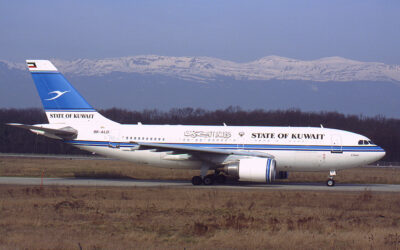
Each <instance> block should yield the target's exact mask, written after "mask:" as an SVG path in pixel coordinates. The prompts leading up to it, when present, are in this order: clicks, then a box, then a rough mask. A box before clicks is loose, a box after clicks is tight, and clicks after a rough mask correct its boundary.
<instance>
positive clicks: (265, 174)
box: [222, 157, 276, 183]
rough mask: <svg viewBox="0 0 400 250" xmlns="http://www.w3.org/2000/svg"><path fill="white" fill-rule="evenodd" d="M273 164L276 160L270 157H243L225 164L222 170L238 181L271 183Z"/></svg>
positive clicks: (273, 177)
mask: <svg viewBox="0 0 400 250" xmlns="http://www.w3.org/2000/svg"><path fill="white" fill-rule="evenodd" d="M275 165H276V161H275V160H274V159H271V158H260V157H252V158H243V159H239V160H238V161H237V162H235V163H231V164H228V165H226V166H225V167H224V169H223V170H222V171H223V172H225V173H226V174H228V175H231V176H234V177H237V178H239V181H252V182H264V183H271V182H273V181H274V180H275V175H276V168H275Z"/></svg>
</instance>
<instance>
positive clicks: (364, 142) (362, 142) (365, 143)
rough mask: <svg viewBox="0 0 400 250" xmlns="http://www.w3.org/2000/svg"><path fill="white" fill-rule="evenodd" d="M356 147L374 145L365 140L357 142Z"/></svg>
mask: <svg viewBox="0 0 400 250" xmlns="http://www.w3.org/2000/svg"><path fill="white" fill-rule="evenodd" d="M358 145H375V143H373V142H372V141H367V140H359V141H358Z"/></svg>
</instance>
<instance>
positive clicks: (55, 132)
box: [6, 123, 78, 139]
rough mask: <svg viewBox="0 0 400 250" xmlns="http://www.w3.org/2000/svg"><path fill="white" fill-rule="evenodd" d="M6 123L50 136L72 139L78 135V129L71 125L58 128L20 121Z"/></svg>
mask: <svg viewBox="0 0 400 250" xmlns="http://www.w3.org/2000/svg"><path fill="white" fill-rule="evenodd" d="M6 125H9V126H13V127H17V128H23V129H28V130H31V131H32V132H34V133H37V134H42V135H44V136H48V137H50V138H56V139H74V138H76V137H77V135H78V131H76V130H75V129H73V128H71V127H64V128H59V129H54V128H46V127H41V126H37V125H25V124H20V123H7V124H6Z"/></svg>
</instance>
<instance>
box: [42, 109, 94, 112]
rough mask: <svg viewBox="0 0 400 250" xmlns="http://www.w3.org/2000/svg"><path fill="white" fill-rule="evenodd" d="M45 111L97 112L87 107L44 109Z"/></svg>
mask: <svg viewBox="0 0 400 250" xmlns="http://www.w3.org/2000/svg"><path fill="white" fill-rule="evenodd" d="M44 111H45V112H97V111H96V110H95V109H92V108H88V109H81V108H79V109H49V108H47V109H45V110H44Z"/></svg>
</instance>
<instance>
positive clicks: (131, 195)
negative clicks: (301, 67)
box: [0, 157, 400, 249]
mask: <svg viewBox="0 0 400 250" xmlns="http://www.w3.org/2000/svg"><path fill="white" fill-rule="evenodd" d="M42 172H44V175H45V176H46V177H51V176H62V177H74V176H78V177H79V176H84V177H93V178H103V177H109V178H135V179H188V180H189V179H190V178H191V177H192V176H193V175H194V174H198V173H197V172H196V171H180V170H166V169H161V170H160V169H156V168H152V167H148V166H136V165H133V164H130V163H125V162H121V161H109V160H59V159H36V158H7V157H0V176H40V175H41V174H42ZM338 174H339V175H338V176H337V178H336V179H337V181H339V182H349V183H400V177H399V176H398V175H399V170H397V169H394V168H382V169H379V168H359V169H353V170H344V171H341V172H339V173H338ZM326 176H327V173H290V175H289V177H290V179H289V180H288V181H294V182H300V181H303V182H305V181H306V182H308V181H309V182H324V181H325V179H326ZM0 197H1V199H0V249H132V248H134V249H400V195H399V194H397V193H375V192H371V191H369V190H365V191H363V192H337V191H335V192H322V191H321V192H317V191H315V192H314V191H313V192H311V191H271V190H240V189H239V190H237V189H235V190H225V189H224V190H222V189H218V190H213V189H181V188H134V187H129V188H127V187H115V188H113V187H68V186H65V187H63V186H48V187H46V186H45V187H43V188H40V187H37V186H10V185H0Z"/></svg>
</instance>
